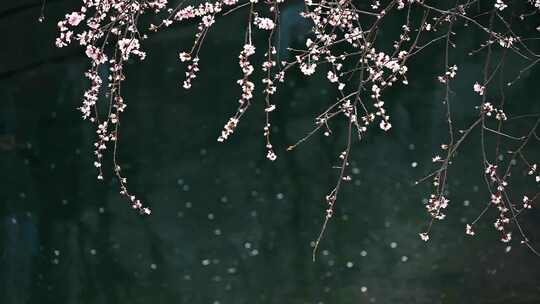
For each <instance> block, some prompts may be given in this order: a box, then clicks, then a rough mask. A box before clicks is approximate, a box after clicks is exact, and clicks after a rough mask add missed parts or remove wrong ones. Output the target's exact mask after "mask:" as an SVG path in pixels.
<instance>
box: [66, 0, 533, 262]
mask: <svg viewBox="0 0 540 304" xmlns="http://www.w3.org/2000/svg"><path fill="white" fill-rule="evenodd" d="M304 2H305V9H304V10H303V11H302V12H301V13H300V15H301V17H302V18H305V19H306V20H307V21H308V22H309V24H310V25H311V28H310V30H309V32H308V33H306V34H307V35H306V40H305V44H304V47H302V48H300V49H290V52H291V56H290V58H282V59H279V58H278V56H277V51H276V48H275V46H274V43H275V42H276V39H275V38H276V37H275V36H278V35H275V34H276V33H277V32H278V31H279V30H280V29H279V27H280V7H281V6H282V4H283V3H284V0H266V1H258V0H249V1H239V0H216V1H205V2H201V3H198V4H191V5H190V4H186V3H185V2H184V1H179V3H178V4H177V6H175V7H171V8H167V6H168V1H167V0H134V1H124V0H99V1H98V0H82V3H83V5H82V6H81V8H80V9H79V10H77V11H75V12H72V13H69V14H66V15H65V17H64V18H63V19H62V20H61V21H60V22H58V28H59V32H60V33H59V36H58V38H57V39H56V45H57V46H58V47H64V46H67V45H69V44H70V43H72V42H73V41H77V42H78V43H79V45H80V46H81V47H82V48H83V49H84V50H85V54H86V56H87V57H88V59H89V61H90V66H91V67H90V69H89V70H88V72H87V73H86V77H87V78H88V79H89V80H90V82H91V85H90V88H89V89H88V90H87V91H86V92H85V93H84V97H83V104H82V106H81V107H80V110H81V112H82V116H83V118H84V119H88V120H89V121H91V122H92V123H93V124H95V128H96V134H97V139H96V142H95V143H94V145H95V156H96V160H95V166H96V168H97V170H98V178H99V179H103V171H102V169H103V168H102V167H103V162H102V160H103V158H104V156H105V155H106V154H105V153H106V152H108V151H111V152H110V153H111V154H112V157H113V163H114V169H113V171H114V174H115V175H116V176H117V178H118V179H119V180H120V187H121V189H120V190H121V191H120V192H121V194H122V195H125V196H126V197H127V198H128V199H129V201H130V202H131V203H132V206H133V208H135V209H137V210H139V211H140V212H141V213H145V214H149V213H150V210H149V209H147V208H146V207H144V206H143V204H142V203H141V201H140V200H139V199H137V198H136V197H135V196H134V195H132V194H130V193H129V192H128V189H127V180H126V179H125V177H123V175H121V173H120V172H121V171H120V166H119V165H118V162H117V157H116V150H117V144H118V139H119V133H118V126H119V122H120V118H121V114H122V112H123V111H124V110H125V108H126V103H125V101H124V99H123V97H122V95H121V93H120V92H121V84H122V83H123V81H124V80H125V73H124V65H125V64H126V62H127V61H128V60H130V59H133V58H135V59H139V60H143V59H144V58H145V57H146V53H145V51H143V48H142V45H143V42H144V39H146V38H147V34H144V33H141V32H140V30H141V29H142V28H143V27H142V26H140V24H139V23H140V20H141V18H140V16H141V15H143V14H147V13H153V14H159V15H160V18H161V17H162V16H161V14H163V15H165V16H164V17H162V19H161V20H162V21H161V22H160V23H159V24H157V25H154V24H150V25H149V26H148V28H147V29H148V30H149V32H155V31H159V30H160V29H162V28H165V27H169V26H171V25H172V24H173V23H175V22H176V23H182V22H187V21H192V22H194V23H196V24H197V29H196V31H195V33H194V40H193V43H192V44H191V47H190V46H187V47H186V48H185V49H184V50H185V51H182V52H180V53H179V59H180V61H181V62H182V63H185V64H186V65H187V70H186V72H185V76H186V78H185V80H184V81H183V87H184V88H185V89H190V88H191V87H192V84H193V81H195V79H196V77H197V73H198V72H199V64H200V60H199V58H200V57H199V51H200V50H201V48H202V47H203V44H204V42H205V39H206V38H207V36H208V35H207V34H208V32H209V31H210V30H211V28H212V27H214V26H215V24H216V20H217V19H218V18H222V17H225V15H227V14H228V13H229V12H232V11H236V10H239V9H245V10H247V23H246V24H245V25H246V30H245V32H244V33H243V37H244V43H243V47H242V48H241V51H240V54H239V55H238V59H239V66H240V70H241V75H240V78H239V79H238V80H237V83H238V85H239V86H240V98H239V99H238V105H235V108H236V111H235V112H234V114H233V115H232V116H231V117H230V118H229V120H228V121H227V122H226V124H225V125H224V128H223V130H222V131H221V134H220V135H219V137H218V139H217V140H218V141H219V142H223V141H225V140H226V139H228V138H229V137H230V136H231V135H232V134H233V133H234V131H235V130H236V128H237V126H238V124H239V122H240V120H241V119H242V116H243V115H244V114H245V113H246V112H247V110H248V109H249V108H250V106H251V104H252V103H254V102H255V101H256V100H257V97H256V96H257V91H256V85H255V83H258V80H257V81H256V80H255V79H254V78H255V75H256V74H257V73H254V72H255V69H256V68H257V69H259V68H260V72H261V73H262V75H263V76H262V77H261V79H260V81H261V83H262V86H261V89H260V93H261V94H262V95H263V97H264V106H263V109H264V115H265V122H264V124H263V126H262V129H263V136H264V140H265V148H266V157H267V158H268V159H269V160H271V161H274V160H276V159H277V154H276V153H275V150H274V149H275V148H274V147H273V145H272V143H271V140H270V136H271V133H272V123H271V120H270V118H271V115H272V113H274V111H276V110H278V109H279V107H278V105H279V102H276V101H274V100H273V98H274V96H275V93H276V91H277V90H278V87H279V83H282V82H284V81H285V75H286V73H287V72H288V71H290V70H292V69H293V68H294V69H299V70H300V72H301V74H302V75H304V76H306V77H312V76H314V75H317V74H319V73H323V76H326V80H327V81H328V83H329V85H330V86H332V87H334V88H335V99H334V100H331V101H330V102H329V105H328V106H327V107H326V108H325V109H324V110H323V111H322V112H321V113H319V114H318V115H317V116H316V117H315V121H314V125H313V126H312V127H313V129H312V130H311V131H310V132H308V133H307V135H306V136H305V137H303V138H301V139H300V140H299V141H298V142H297V143H295V144H294V145H291V146H289V148H288V150H292V149H294V148H295V147H296V146H297V145H299V144H301V143H303V142H305V141H306V140H308V139H309V138H310V137H311V136H313V135H315V134H317V133H318V132H319V131H321V132H322V134H323V135H324V136H332V135H333V134H334V133H333V132H332V129H331V127H330V126H331V125H333V124H331V123H330V122H331V121H334V120H339V119H341V120H343V121H344V122H345V124H344V125H345V126H346V127H345V132H340V133H341V134H345V136H346V138H347V140H346V144H345V146H344V147H343V149H340V150H341V151H342V152H341V153H340V154H339V165H338V166H336V167H337V168H338V169H339V173H338V174H337V175H338V176H337V179H336V183H335V185H334V186H333V187H332V188H331V190H330V191H329V193H328V195H327V197H326V204H327V208H326V212H325V217H324V218H325V223H324V225H323V229H322V231H321V233H320V235H319V237H318V239H317V241H316V244H315V249H314V253H315V251H316V250H317V247H318V245H319V242H320V241H321V239H322V236H323V234H324V231H325V230H324V229H325V228H326V223H327V222H328V221H329V220H330V219H331V218H332V216H333V214H334V208H335V205H336V202H337V198H338V196H339V191H340V189H341V187H342V185H343V183H344V182H348V181H350V180H351V179H352V178H351V177H350V174H349V172H348V170H349V158H350V155H351V151H352V147H353V145H352V144H353V142H354V140H356V139H358V140H362V138H363V137H364V136H365V134H366V132H368V130H369V129H370V127H372V126H375V129H379V130H382V131H383V132H390V131H391V130H392V123H391V115H390V112H389V111H388V107H391V106H392V100H391V99H389V96H391V95H390V94H387V93H386V92H387V91H390V90H395V89H403V88H404V87H405V86H407V85H408V84H409V79H408V78H407V74H408V71H409V66H408V61H409V60H410V59H411V58H414V57H417V55H418V54H421V53H422V52H424V50H425V49H428V48H437V47H440V48H442V49H443V50H444V52H443V54H442V56H441V58H439V60H440V61H441V63H442V66H443V68H442V69H441V70H442V71H441V72H440V73H442V74H439V76H436V75H433V76H432V77H433V78H432V79H433V82H435V83H437V81H436V80H438V83H439V85H441V86H443V87H444V98H443V105H444V109H445V110H444V112H445V113H444V119H445V121H446V122H447V125H448V139H447V141H445V142H444V143H443V144H442V145H441V149H442V153H439V154H438V155H436V156H435V157H433V159H432V161H433V164H434V165H435V166H437V169H436V170H435V171H434V172H432V173H431V174H429V175H427V176H426V177H425V178H423V179H421V181H423V180H431V181H432V186H433V190H432V191H431V194H430V196H429V198H428V199H427V200H426V206H425V207H426V209H427V212H428V214H429V215H430V218H431V222H430V224H429V227H428V229H427V231H425V232H422V233H420V237H421V239H422V240H424V241H427V240H429V232H430V228H431V224H432V223H433V222H434V220H442V219H444V218H445V213H444V210H445V209H446V208H447V207H448V203H449V199H448V198H447V196H448V193H449V191H448V176H449V174H448V172H449V168H450V165H451V164H452V160H453V159H454V157H455V155H456V153H457V152H458V150H459V149H460V147H461V145H462V144H463V143H464V142H465V139H466V138H467V137H469V136H471V134H473V133H474V132H473V130H475V129H480V132H481V140H482V143H481V144H482V146H483V147H484V146H485V140H486V138H487V137H488V136H494V137H495V139H496V140H495V141H496V142H497V143H498V144H497V147H496V151H495V153H494V155H488V153H487V152H485V151H483V157H484V159H483V166H484V169H485V172H484V174H485V180H486V188H487V190H488V191H489V193H490V197H489V204H487V207H486V208H493V207H496V209H497V210H498V217H497V219H496V220H495V222H494V225H495V227H496V229H497V230H498V231H501V240H502V241H503V242H510V241H511V238H512V231H511V230H512V228H515V227H514V226H517V227H518V228H519V229H518V231H520V237H521V238H522V239H523V241H524V242H525V243H526V244H527V246H529V248H531V249H532V247H531V246H530V245H529V244H528V241H527V239H526V237H525V235H524V232H523V229H521V226H520V224H519V221H518V219H517V215H519V214H520V213H521V212H522V211H524V210H527V209H530V208H532V207H533V206H534V202H535V201H536V200H537V198H538V197H539V194H534V195H531V194H529V195H523V194H520V195H519V204H517V203H515V202H513V200H515V199H513V198H512V197H515V196H512V195H510V194H509V187H508V184H509V183H510V176H515V175H512V174H511V173H512V172H513V170H515V169H514V168H515V164H516V163H518V162H521V163H522V164H524V165H525V166H527V168H528V170H529V171H528V172H529V175H531V176H533V177H534V181H535V182H536V183H538V182H540V175H539V174H538V173H537V169H536V164H535V162H531V161H529V160H528V158H527V156H526V154H525V150H526V149H527V147H528V146H529V145H530V143H531V142H532V141H535V140H538V133H537V128H538V126H539V125H540V117H536V116H527V117H525V116H524V117H518V118H523V119H532V118H534V119H537V120H536V121H535V122H533V123H532V124H531V123H530V121H529V122H528V124H529V125H531V129H530V130H529V132H527V133H526V134H517V135H516V134H511V133H510V132H509V131H507V130H508V129H507V128H505V127H506V126H507V125H508V124H511V123H512V122H514V121H515V120H512V119H511V117H508V116H507V113H506V112H505V101H504V98H503V97H501V98H500V100H499V101H497V97H496V96H495V95H496V94H497V93H495V92H491V91H490V92H488V88H491V87H493V86H492V85H491V83H492V81H493V79H495V78H498V77H495V76H499V75H501V74H500V73H502V72H501V71H502V68H501V66H502V61H501V62H498V61H497V63H496V64H494V59H493V57H494V56H492V55H491V54H493V50H494V49H499V51H500V52H502V53H503V54H504V55H503V58H505V56H511V55H515V56H519V58H521V59H522V60H528V62H527V64H526V65H525V67H524V68H523V69H522V70H521V71H520V72H519V75H517V77H516V79H518V78H519V77H520V76H521V75H522V73H524V72H525V71H527V70H528V69H531V68H532V67H534V66H535V65H536V64H537V63H539V62H540V59H538V58H539V55H538V53H540V52H538V51H537V50H535V49H534V48H535V45H534V43H533V42H534V41H536V40H537V38H538V37H532V38H531V37H526V36H523V35H521V34H520V35H518V33H517V31H513V30H512V28H511V24H512V22H510V21H511V20H510V18H512V16H515V15H516V14H517V13H519V16H520V18H521V20H525V19H526V18H530V17H532V16H535V15H537V14H538V13H539V12H540V1H539V0H528V1H527V2H526V3H525V4H524V5H525V6H526V7H527V8H526V10H527V11H519V12H517V10H520V9H522V7H521V6H517V5H514V4H513V3H512V2H511V1H506V0H492V1H491V2H490V3H491V4H490V5H489V6H488V7H489V9H488V10H487V11H484V12H478V10H479V9H480V6H478V5H476V4H477V3H476V1H469V2H466V3H463V4H457V5H455V6H452V5H449V4H448V5H444V6H442V7H438V6H437V4H432V3H428V1H419V0H385V1H369V2H368V3H353V2H351V1H341V0H339V1H338V0H305V1H304ZM483 16H491V18H483ZM400 18H401V19H400ZM486 19H490V20H491V21H489V22H486ZM387 20H393V21H391V22H390V21H389V22H387ZM395 20H402V22H401V23H400V26H399V28H395V31H385V30H384V29H385V26H388V25H386V24H394V23H393V22H395ZM465 25H466V26H465ZM77 29H78V30H77ZM457 29H459V32H458V30H457ZM252 31H258V32H257V33H258V34H260V35H264V36H265V37H266V43H265V45H259V44H257V45H256V44H255V42H254V41H259V39H252V35H253V32H252ZM462 31H464V33H465V36H467V33H468V32H467V31H476V32H477V33H479V35H483V37H484V38H482V39H485V40H483V42H482V43H480V47H479V48H477V49H475V50H472V51H470V53H469V55H471V56H481V55H482V54H484V56H483V57H481V59H482V60H484V69H483V75H482V76H483V79H482V80H481V81H479V82H475V83H474V84H473V91H474V92H475V93H476V94H477V95H478V96H477V97H478V98H479V99H481V100H480V101H479V102H478V104H477V105H478V109H479V111H478V117H477V118H476V119H475V120H474V121H473V122H472V123H471V124H470V125H469V126H468V127H467V128H465V129H463V130H459V131H457V130H456V129H455V126H454V122H453V121H452V111H451V103H452V98H453V96H454V94H453V91H452V86H453V79H455V78H457V77H459V76H458V73H457V72H458V66H457V65H454V64H450V63H449V62H450V58H451V56H450V53H451V52H452V49H453V48H454V47H455V45H456V43H457V42H456V41H458V40H459V37H461V36H460V35H463V34H462ZM382 32H385V35H382V34H381V33H382ZM392 32H393V34H386V33H392ZM389 35H393V36H392V37H391V38H388V37H390V36H389ZM522 36H523V37H522ZM389 39H391V40H389ZM256 49H257V50H258V51H259V52H261V54H262V53H264V59H263V61H262V63H261V64H260V65H259V64H255V63H254V62H255V59H254V56H253V55H254V54H255V50H256ZM435 60H437V59H435ZM492 66H495V68H492ZM103 69H105V70H106V71H107V73H106V75H107V76H106V77H107V81H106V83H107V88H106V89H105V90H104V88H102V86H103V83H104V81H103V80H102V77H103V76H100V75H103V74H102V73H100V72H99V71H100V70H103ZM503 76H504V75H503ZM511 83H512V82H509V84H511ZM502 90H503V89H501V91H499V93H501V92H502ZM101 91H105V92H104V93H105V94H102V92H101ZM488 93H490V95H489V101H488V99H487V95H488ZM102 95H104V96H105V97H102ZM501 95H502V94H501ZM101 99H105V100H107V101H108V103H109V107H107V108H108V111H107V113H105V115H103V114H104V113H101V112H100V111H98V102H100V100H101ZM99 108H100V107H99ZM103 108H105V107H103ZM491 118H495V119H491ZM516 120H517V119H516ZM503 138H504V139H507V140H511V141H514V142H517V143H518V144H519V145H518V147H517V148H513V149H510V148H508V149H507V152H508V154H509V155H510V159H509V160H508V161H506V162H505V161H504V160H501V159H500V155H501V154H502V153H501V151H502V150H503V148H504V147H503V141H502V140H501V139H503ZM111 148H112V149H111ZM491 159H494V160H491ZM512 183H515V181H513V180H512ZM518 205H520V206H522V207H520V208H518V207H516V206H518ZM481 214H484V212H482V213H481ZM477 220H478V219H477ZM477 220H475V221H473V222H471V223H470V224H467V226H466V227H465V232H466V234H468V235H474V234H475V231H474V225H475V223H476V221H477ZM533 250H534V249H533Z"/></svg>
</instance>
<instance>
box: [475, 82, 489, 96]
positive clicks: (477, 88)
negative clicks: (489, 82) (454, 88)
mask: <svg viewBox="0 0 540 304" xmlns="http://www.w3.org/2000/svg"><path fill="white" fill-rule="evenodd" d="M485 89H486V87H484V86H483V85H480V84H479V83H478V82H475V83H474V85H473V90H474V91H475V92H476V93H478V95H480V96H482V95H484V90H485Z"/></svg>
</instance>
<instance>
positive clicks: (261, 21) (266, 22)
mask: <svg viewBox="0 0 540 304" xmlns="http://www.w3.org/2000/svg"><path fill="white" fill-rule="evenodd" d="M253 24H255V26H257V27H258V28H260V29H262V30H267V31H269V30H272V29H273V28H274V27H275V24H274V21H272V19H270V18H261V17H255V19H254V20H253Z"/></svg>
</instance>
